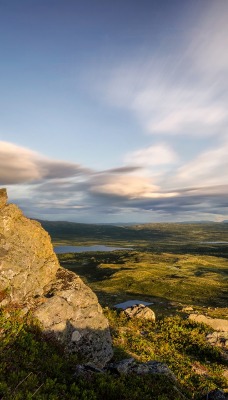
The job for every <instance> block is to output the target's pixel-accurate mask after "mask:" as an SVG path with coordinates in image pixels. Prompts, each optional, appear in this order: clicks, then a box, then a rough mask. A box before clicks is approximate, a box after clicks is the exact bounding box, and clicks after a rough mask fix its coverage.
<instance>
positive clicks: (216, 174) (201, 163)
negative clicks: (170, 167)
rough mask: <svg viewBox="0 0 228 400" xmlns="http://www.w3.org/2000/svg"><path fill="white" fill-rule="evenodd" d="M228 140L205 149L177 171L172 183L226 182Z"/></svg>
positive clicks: (202, 183) (208, 183) (195, 184)
mask: <svg viewBox="0 0 228 400" xmlns="http://www.w3.org/2000/svg"><path fill="white" fill-rule="evenodd" d="M227 154H228V142H224V143H222V144H221V145H220V146H219V147H217V148H215V149H211V150H207V151H205V152H203V153H202V154H200V155H199V156H198V157H196V158H195V159H194V160H192V161H191V162H189V163H188V164H186V165H184V166H182V167H181V168H179V170H178V171H177V174H176V176H175V177H174V180H173V183H174V184H176V185H178V186H182V187H183V186H185V187H187V186H194V187H197V186H199V187H204V186H214V185H215V186H217V185H227V183H228V157H227Z"/></svg>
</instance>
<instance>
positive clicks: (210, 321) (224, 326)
mask: <svg viewBox="0 0 228 400" xmlns="http://www.w3.org/2000/svg"><path fill="white" fill-rule="evenodd" d="M188 318H189V319H190V320H191V321H194V322H199V323H203V324H206V325H208V326H210V327H211V328H213V329H214V330H215V331H221V332H228V320H227V319H219V318H210V317H206V316H205V315H202V314H190V315H189V317H188Z"/></svg>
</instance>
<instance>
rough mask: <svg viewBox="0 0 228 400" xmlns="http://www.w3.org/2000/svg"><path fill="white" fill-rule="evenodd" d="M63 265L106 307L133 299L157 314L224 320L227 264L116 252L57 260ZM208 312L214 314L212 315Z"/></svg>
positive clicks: (202, 258)
mask: <svg viewBox="0 0 228 400" xmlns="http://www.w3.org/2000/svg"><path fill="white" fill-rule="evenodd" d="M58 257H59V260H60V263H61V265H62V266H64V267H66V268H68V269H70V270H72V271H74V272H76V273H78V274H79V275H80V276H81V277H82V279H84V281H85V282H86V283H87V284H88V285H90V287H91V288H92V289H93V290H94V291H95V292H96V293H97V296H98V298H99V301H100V302H101V304H102V305H103V306H105V305H108V306H113V305H114V304H117V303H119V302H122V301H125V300H130V299H138V298H139V299H141V300H145V301H150V302H152V303H153V309H154V310H155V312H156V314H161V315H169V314H172V313H173V312H176V311H178V310H181V309H182V308H183V306H186V305H188V306H190V305H191V306H194V307H196V308H197V309H198V310H199V309H203V308H206V310H205V309H204V312H207V313H209V314H211V313H212V314H213V315H212V316H220V317H223V316H224V317H225V316H226V311H227V310H225V309H224V308H225V307H226V305H227V303H226V301H227V297H226V293H227V266H228V263H227V260H226V259H224V258H220V257H212V256H194V255H190V254H185V255H182V254H167V253H163V254H155V253H151V252H135V251H114V252H93V253H71V254H60V255H58ZM208 307H210V309H209V310H208Z"/></svg>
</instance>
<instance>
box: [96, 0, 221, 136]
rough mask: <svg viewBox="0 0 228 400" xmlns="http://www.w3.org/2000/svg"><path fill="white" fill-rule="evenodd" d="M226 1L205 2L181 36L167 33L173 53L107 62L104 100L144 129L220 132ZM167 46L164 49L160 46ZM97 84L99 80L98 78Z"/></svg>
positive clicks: (176, 132) (153, 131) (204, 133)
mask: <svg viewBox="0 0 228 400" xmlns="http://www.w3.org/2000/svg"><path fill="white" fill-rule="evenodd" d="M227 13H228V2H227V1H223V2H221V1H220V2H219V4H217V2H216V3H213V5H212V6H211V7H210V6H207V9H205V12H204V13H203V15H202V14H201V15H200V17H199V20H198V21H193V22H192V29H191V30H188V31H186V32H185V33H184V36H183V37H181V38H180V37H178V36H174V34H172V35H171V36H170V38H169V39H167V40H170V46H171V47H172V48H173V52H172V53H171V52H169V53H168V54H165V53H164V49H162V48H159V51H157V52H156V57H155V56H154V54H153V53H152V51H151V50H150V49H149V48H148V49H147V53H145V55H144V57H142V54H141V53H140V52H139V54H138V57H135V58H131V59H129V60H127V61H124V62H123V63H122V64H121V63H118V65H116V66H109V67H108V71H109V73H106V74H105V76H107V78H105V79H104V83H103V92H104V98H106V101H107V102H109V103H111V104H112V105H115V106H117V107H120V108H125V109H128V110H129V112H130V113H131V114H132V115H133V116H134V117H135V118H137V120H138V121H139V122H140V124H141V126H142V127H143V129H144V132H145V133H148V134H153V135H161V134H162V135H190V136H209V135H224V134H225V133H226V132H224V129H225V128H226V126H227V122H228V112H227V103H228V94H227V93H228V81H227V68H228V52H227V37H228V25H227ZM165 50H167V49H165ZM100 84H101V85H102V83H101V82H100Z"/></svg>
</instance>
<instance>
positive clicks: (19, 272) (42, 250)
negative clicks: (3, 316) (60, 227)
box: [0, 189, 112, 367]
mask: <svg viewBox="0 0 228 400" xmlns="http://www.w3.org/2000/svg"><path fill="white" fill-rule="evenodd" d="M0 292H2V293H3V292H4V293H5V296H4V299H3V300H2V302H1V304H2V305H4V304H7V303H10V302H17V303H21V304H23V307H26V308H27V309H28V310H29V309H31V310H32V311H33V314H34V316H35V317H36V318H37V319H38V320H39V321H40V323H41V325H42V327H43V330H44V331H45V332H47V333H52V334H53V335H54V336H56V338H57V339H59V340H60V341H61V342H62V343H63V344H64V345H65V348H66V350H67V351H68V352H73V353H78V354H80V355H81V357H82V358H83V360H84V361H85V362H87V363H89V364H90V365H94V366H98V367H103V366H104V365H105V364H106V362H108V361H109V360H110V358H111V357H112V344H111V336H110V331H109V325H108V321H107V319H106V318H105V317H104V315H103V312H102V308H101V306H100V305H99V303H98V300H97V297H96V295H95V293H93V292H92V290H91V289H90V288H89V287H88V286H86V285H85V284H84V283H83V282H82V280H81V279H80V278H79V277H78V276H77V275H76V274H74V273H73V272H70V271H67V270H65V269H64V268H62V267H60V265H59V262H58V259H57V257H56V255H55V253H54V251H53V247H52V244H51V240H50V237H49V235H48V233H47V232H46V231H45V230H44V229H43V228H42V227H41V225H40V223H38V222H37V221H33V220H30V219H28V218H26V217H25V216H24V215H23V213H22V211H21V210H20V209H19V208H18V207H17V206H16V205H14V204H9V205H8V204H7V193H6V190H5V189H0Z"/></svg>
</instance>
